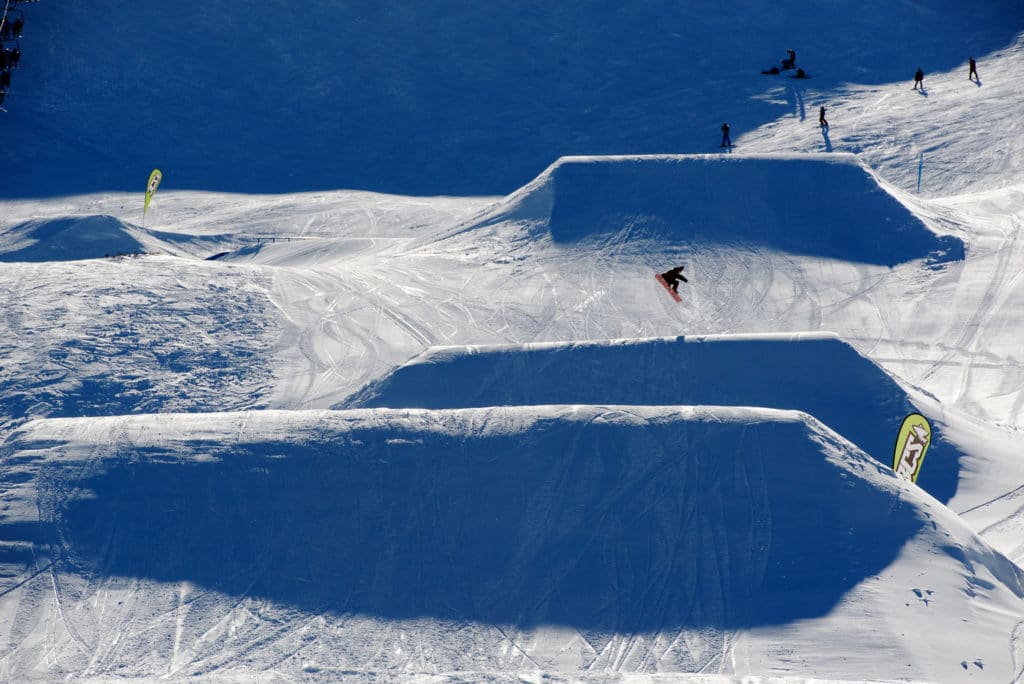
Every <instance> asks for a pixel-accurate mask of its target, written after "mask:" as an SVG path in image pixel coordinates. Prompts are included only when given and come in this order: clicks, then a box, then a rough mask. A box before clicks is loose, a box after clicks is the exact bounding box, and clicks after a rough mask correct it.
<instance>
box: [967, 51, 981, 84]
mask: <svg viewBox="0 0 1024 684" xmlns="http://www.w3.org/2000/svg"><path fill="white" fill-rule="evenodd" d="M967 64H968V65H969V66H970V68H971V70H970V71H969V72H967V80H968V81H973V80H975V79H977V80H979V81H980V80H981V79H979V78H978V64H977V62H975V61H974V58H973V57H971V59H970V61H969V62H968V63H967ZM971 76H973V77H974V78H971Z"/></svg>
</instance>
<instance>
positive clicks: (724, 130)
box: [719, 123, 732, 147]
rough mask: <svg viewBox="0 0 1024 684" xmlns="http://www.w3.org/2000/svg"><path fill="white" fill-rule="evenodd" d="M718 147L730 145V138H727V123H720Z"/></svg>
mask: <svg viewBox="0 0 1024 684" xmlns="http://www.w3.org/2000/svg"><path fill="white" fill-rule="evenodd" d="M719 147H732V140H730V139H729V124H727V123H724V124H722V144H721V145H719Z"/></svg>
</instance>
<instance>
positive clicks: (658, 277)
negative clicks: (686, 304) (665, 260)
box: [654, 273, 683, 302]
mask: <svg viewBox="0 0 1024 684" xmlns="http://www.w3.org/2000/svg"><path fill="white" fill-rule="evenodd" d="M654 279H655V280H657V281H658V282H659V283H661V286H662V287H663V288H665V289H666V290H668V293H669V294H670V295H672V299H674V300H676V301H677V302H681V301H683V300H682V298H681V297H680V296H679V293H678V292H676V291H675V290H673V289H672V286H671V285H669V284H668V283H667V282H665V279H664V278H662V277H661V274H660V273H658V274H657V275H655V276H654Z"/></svg>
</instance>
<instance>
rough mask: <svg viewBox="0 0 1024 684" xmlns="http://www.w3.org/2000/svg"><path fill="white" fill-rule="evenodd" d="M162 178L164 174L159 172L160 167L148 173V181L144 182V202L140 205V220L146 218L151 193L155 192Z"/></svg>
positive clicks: (151, 196)
mask: <svg viewBox="0 0 1024 684" xmlns="http://www.w3.org/2000/svg"><path fill="white" fill-rule="evenodd" d="M163 179H164V174H162V173H160V169H153V173H151V174H149V183H147V184H146V203H145V204H144V205H142V220H143V221H145V220H146V211H147V210H148V209H149V201H150V200H151V199H153V195H154V194H156V189H157V188H159V187H160V181H162V180H163Z"/></svg>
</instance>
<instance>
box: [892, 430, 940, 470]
mask: <svg viewBox="0 0 1024 684" xmlns="http://www.w3.org/2000/svg"><path fill="white" fill-rule="evenodd" d="M931 441H932V426H931V425H929V424H928V419H927V418H925V417H924V416H922V415H921V414H919V413H911V414H910V415H909V416H907V417H906V418H904V419H903V425H902V426H901V427H900V432H899V436H898V437H897V438H896V451H895V453H894V454H893V461H892V469H893V470H895V471H896V474H897V475H899V476H900V477H902V478H903V479H905V480H910V481H911V482H917V475H918V473H920V472H921V462H922V461H924V454H925V452H926V451H928V445H929V444H931Z"/></svg>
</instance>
